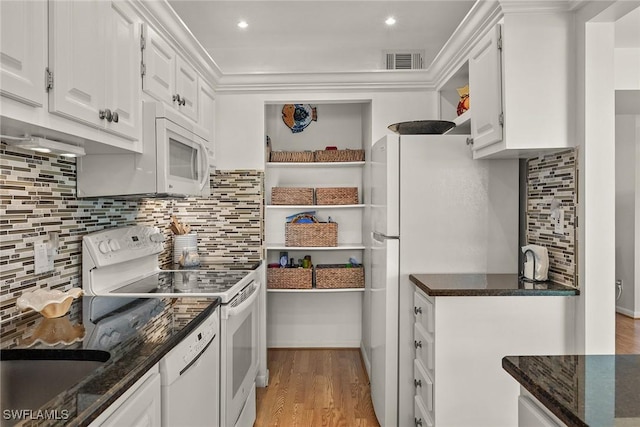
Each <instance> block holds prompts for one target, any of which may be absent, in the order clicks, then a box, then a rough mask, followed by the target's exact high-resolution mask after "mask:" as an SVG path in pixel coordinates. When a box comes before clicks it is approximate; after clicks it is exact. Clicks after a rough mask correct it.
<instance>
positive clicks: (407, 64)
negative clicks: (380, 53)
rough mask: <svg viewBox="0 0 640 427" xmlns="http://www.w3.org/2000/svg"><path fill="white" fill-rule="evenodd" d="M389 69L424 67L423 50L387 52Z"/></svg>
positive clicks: (418, 68) (416, 68)
mask: <svg viewBox="0 0 640 427" xmlns="http://www.w3.org/2000/svg"><path fill="white" fill-rule="evenodd" d="M385 57H386V65H387V70H420V69H422V68H423V60H422V52H387V53H386V54H385Z"/></svg>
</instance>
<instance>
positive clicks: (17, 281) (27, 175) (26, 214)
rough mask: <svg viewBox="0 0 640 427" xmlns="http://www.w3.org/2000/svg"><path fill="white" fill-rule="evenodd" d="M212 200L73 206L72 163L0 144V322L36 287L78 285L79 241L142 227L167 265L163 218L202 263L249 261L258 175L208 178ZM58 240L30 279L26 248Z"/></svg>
mask: <svg viewBox="0 0 640 427" xmlns="http://www.w3.org/2000/svg"><path fill="white" fill-rule="evenodd" d="M211 185H212V196H211V197H209V198H206V199H203V198H188V199H184V200H157V199H145V200H117V199H111V198H100V199H77V198H76V196H75V194H76V162H75V159H67V158H64V157H58V156H55V155H47V154H39V153H34V152H30V151H25V150H20V149H15V148H13V147H9V146H7V145H5V144H1V145H0V201H1V205H0V321H5V320H7V319H9V318H11V317H12V316H14V315H15V314H17V313H18V310H17V308H16V306H15V302H16V299H17V297H19V296H20V295H21V294H22V292H25V291H31V290H35V289H37V288H50V289H60V290H63V291H64V290H67V289H69V288H71V287H80V286H82V284H81V280H82V259H81V258H82V236H83V235H85V234H87V233H91V232H94V231H99V230H102V229H104V228H111V227H120V226H126V225H133V224H144V225H151V226H157V227H160V228H161V229H162V230H164V233H165V235H166V237H167V242H168V243H167V244H166V245H165V251H164V252H163V253H162V254H161V256H160V262H161V263H162V265H163V266H166V265H168V264H170V263H171V260H172V256H171V254H172V251H173V245H172V239H171V237H172V233H171V231H170V230H169V228H168V225H169V222H170V220H171V216H172V215H175V216H176V217H177V218H178V220H179V221H180V222H182V223H186V224H189V225H191V227H192V232H196V233H197V234H198V250H199V253H200V256H201V258H202V259H203V261H211V262H216V261H220V262H224V261H231V260H232V259H235V260H241V261H257V260H259V259H260V256H261V247H262V222H261V217H262V215H261V213H262V212H261V209H262V197H263V196H262V195H263V193H264V191H263V188H264V172H262V171H245V170H241V171H216V173H215V174H214V175H212V177H211ZM52 232H53V233H59V239H60V240H59V247H58V254H57V255H56V256H55V257H54V268H55V269H54V271H51V272H48V273H44V274H39V275H36V274H34V256H33V248H34V243H39V242H43V241H46V240H47V239H48V234H49V233H52Z"/></svg>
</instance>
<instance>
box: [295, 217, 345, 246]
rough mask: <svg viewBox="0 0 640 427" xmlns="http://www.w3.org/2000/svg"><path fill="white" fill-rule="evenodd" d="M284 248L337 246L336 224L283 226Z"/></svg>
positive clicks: (320, 223)
mask: <svg viewBox="0 0 640 427" xmlns="http://www.w3.org/2000/svg"><path fill="white" fill-rule="evenodd" d="M284 242H285V246H338V223H336V222H315V223H292V222H288V223H286V224H285V230H284Z"/></svg>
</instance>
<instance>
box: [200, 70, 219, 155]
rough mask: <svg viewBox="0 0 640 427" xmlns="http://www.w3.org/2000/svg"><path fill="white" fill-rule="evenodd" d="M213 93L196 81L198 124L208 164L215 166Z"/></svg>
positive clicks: (203, 84) (203, 82)
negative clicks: (203, 138)
mask: <svg viewBox="0 0 640 427" xmlns="http://www.w3.org/2000/svg"><path fill="white" fill-rule="evenodd" d="M215 102H216V100H215V92H214V90H213V88H212V87H211V86H209V85H208V84H207V83H206V82H205V81H204V79H199V80H198V124H199V125H200V126H201V127H202V128H203V129H204V132H205V134H204V135H203V136H204V137H206V140H207V153H208V155H209V164H211V165H215V158H216V149H215V142H214V138H215V127H214V122H215V114H216V113H215V105H216V104H215Z"/></svg>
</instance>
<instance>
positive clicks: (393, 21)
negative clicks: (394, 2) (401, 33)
mask: <svg viewBox="0 0 640 427" xmlns="http://www.w3.org/2000/svg"><path fill="white" fill-rule="evenodd" d="M384 23H385V24H387V25H393V24H395V23H396V18H394V17H393V16H390V17H388V18H387V19H386V20H385V21H384Z"/></svg>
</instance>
